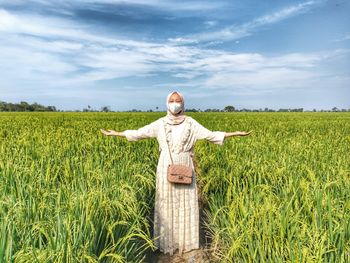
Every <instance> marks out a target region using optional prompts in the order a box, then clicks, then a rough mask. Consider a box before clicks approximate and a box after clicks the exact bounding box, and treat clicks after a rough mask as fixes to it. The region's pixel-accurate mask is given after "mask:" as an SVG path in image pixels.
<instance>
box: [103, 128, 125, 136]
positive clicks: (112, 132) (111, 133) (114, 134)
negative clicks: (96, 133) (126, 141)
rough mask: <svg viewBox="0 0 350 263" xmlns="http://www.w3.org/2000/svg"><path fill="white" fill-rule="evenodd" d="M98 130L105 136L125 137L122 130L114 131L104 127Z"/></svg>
mask: <svg viewBox="0 0 350 263" xmlns="http://www.w3.org/2000/svg"><path fill="white" fill-rule="evenodd" d="M100 131H101V132H102V133H103V134H104V135H107V136H120V137H125V133H124V132H123V131H122V132H117V131H114V130H107V131H106V130H104V129H100Z"/></svg>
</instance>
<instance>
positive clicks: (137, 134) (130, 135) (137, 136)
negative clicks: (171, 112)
mask: <svg viewBox="0 0 350 263" xmlns="http://www.w3.org/2000/svg"><path fill="white" fill-rule="evenodd" d="M158 126H159V121H158V120H156V121H154V122H151V123H150V124H147V125H146V126H143V127H141V128H139V129H137V130H125V131H124V134H125V138H126V139H127V140H128V141H138V140H141V139H145V138H155V137H157V135H158Z"/></svg>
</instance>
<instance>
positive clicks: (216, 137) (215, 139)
mask: <svg viewBox="0 0 350 263" xmlns="http://www.w3.org/2000/svg"><path fill="white" fill-rule="evenodd" d="M192 120H193V125H194V134H195V136H196V140H201V139H206V140H208V141H210V142H212V143H215V144H219V145H222V144H223V143H224V139H225V132H223V131H210V130H208V129H207V128H205V127H203V126H202V125H201V124H200V123H199V122H197V121H196V120H194V119H192Z"/></svg>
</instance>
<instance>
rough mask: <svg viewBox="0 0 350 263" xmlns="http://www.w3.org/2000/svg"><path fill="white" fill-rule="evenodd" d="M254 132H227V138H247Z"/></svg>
mask: <svg viewBox="0 0 350 263" xmlns="http://www.w3.org/2000/svg"><path fill="white" fill-rule="evenodd" d="M251 132H252V131H249V132H244V131H235V132H226V133H225V138H226V137H230V136H247V135H249V134H250V133H251Z"/></svg>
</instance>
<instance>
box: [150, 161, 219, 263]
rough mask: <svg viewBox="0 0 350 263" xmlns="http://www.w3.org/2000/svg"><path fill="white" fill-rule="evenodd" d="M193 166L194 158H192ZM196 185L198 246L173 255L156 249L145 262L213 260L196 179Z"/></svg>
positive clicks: (181, 262)
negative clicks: (198, 226) (198, 224)
mask: <svg viewBox="0 0 350 263" xmlns="http://www.w3.org/2000/svg"><path fill="white" fill-rule="evenodd" d="M194 163H195V167H197V166H196V160H194ZM196 174H197V177H198V176H200V174H199V171H197V169H196ZM197 187H198V199H199V222H200V234H199V236H200V248H199V249H195V250H191V251H189V252H185V253H183V254H182V255H181V256H180V255H179V254H178V250H177V251H175V252H174V255H172V256H170V255H169V254H164V253H162V252H160V251H159V250H157V251H156V252H151V253H150V254H149V255H148V257H147V260H146V261H145V262H149V263H199V262H200V263H209V262H214V260H213V259H212V256H211V253H210V249H209V246H210V237H208V234H207V233H206V231H205V228H204V213H203V211H204V206H205V205H204V203H203V198H202V192H201V189H200V186H199V184H198V181H197Z"/></svg>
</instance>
